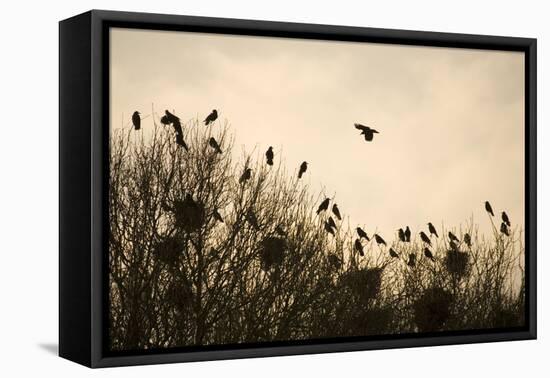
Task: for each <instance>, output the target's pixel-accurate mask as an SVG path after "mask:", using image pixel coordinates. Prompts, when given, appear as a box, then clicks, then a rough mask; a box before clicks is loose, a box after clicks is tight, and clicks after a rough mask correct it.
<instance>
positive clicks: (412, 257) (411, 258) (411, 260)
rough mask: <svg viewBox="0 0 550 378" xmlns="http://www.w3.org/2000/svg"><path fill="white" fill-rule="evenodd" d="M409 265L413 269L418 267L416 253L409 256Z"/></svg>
mask: <svg viewBox="0 0 550 378" xmlns="http://www.w3.org/2000/svg"><path fill="white" fill-rule="evenodd" d="M407 265H408V266H410V267H411V268H414V267H415V265H416V255H415V254H414V253H411V254H409V261H408V262H407Z"/></svg>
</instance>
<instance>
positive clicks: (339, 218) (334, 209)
mask: <svg viewBox="0 0 550 378" xmlns="http://www.w3.org/2000/svg"><path fill="white" fill-rule="evenodd" d="M332 213H333V214H334V215H335V216H336V218H338V220H342V216H341V215H340V209H338V205H336V204H334V205H332Z"/></svg>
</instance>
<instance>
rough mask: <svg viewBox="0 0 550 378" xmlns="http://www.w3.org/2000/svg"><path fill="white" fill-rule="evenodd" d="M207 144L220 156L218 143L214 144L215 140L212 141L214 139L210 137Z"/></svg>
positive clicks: (220, 150)
mask: <svg viewBox="0 0 550 378" xmlns="http://www.w3.org/2000/svg"><path fill="white" fill-rule="evenodd" d="M208 144H209V145H210V147H212V148H213V149H214V150H215V151H216V152H217V153H218V154H221V153H222V149H221V148H220V145H219V144H218V142H216V139H214V137H211V138H210V140H209V141H208Z"/></svg>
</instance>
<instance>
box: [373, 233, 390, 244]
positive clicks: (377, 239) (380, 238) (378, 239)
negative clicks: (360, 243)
mask: <svg viewBox="0 0 550 378" xmlns="http://www.w3.org/2000/svg"><path fill="white" fill-rule="evenodd" d="M374 240H376V243H377V244H378V245H380V244H384V245H387V244H386V241H385V240H384V239H382V236H380V235H378V234H374Z"/></svg>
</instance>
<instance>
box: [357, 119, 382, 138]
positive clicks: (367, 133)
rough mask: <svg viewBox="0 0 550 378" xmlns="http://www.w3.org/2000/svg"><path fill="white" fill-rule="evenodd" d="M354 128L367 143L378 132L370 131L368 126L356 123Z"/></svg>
mask: <svg viewBox="0 0 550 378" xmlns="http://www.w3.org/2000/svg"><path fill="white" fill-rule="evenodd" d="M355 128H356V129H358V130H361V134H362V135H364V136H365V140H366V141H367V142H370V141H372V139H373V138H374V134H378V131H376V130H374V129H371V128H370V127H368V126H364V125H361V124H360V123H356V124H355Z"/></svg>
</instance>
